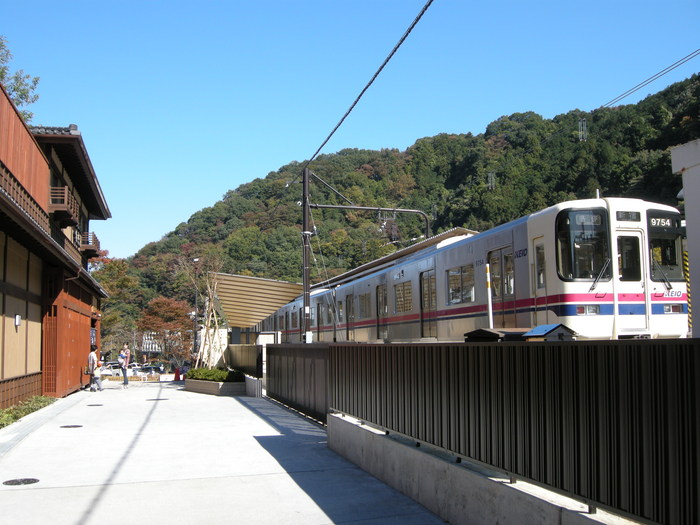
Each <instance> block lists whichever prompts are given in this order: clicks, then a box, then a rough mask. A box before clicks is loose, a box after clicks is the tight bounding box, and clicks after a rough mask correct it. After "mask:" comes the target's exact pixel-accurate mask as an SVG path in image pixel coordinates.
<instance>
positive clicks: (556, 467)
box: [329, 340, 700, 524]
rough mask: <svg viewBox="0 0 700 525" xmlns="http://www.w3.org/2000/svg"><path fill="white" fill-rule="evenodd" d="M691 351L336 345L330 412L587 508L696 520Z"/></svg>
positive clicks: (674, 347) (632, 344)
mask: <svg viewBox="0 0 700 525" xmlns="http://www.w3.org/2000/svg"><path fill="white" fill-rule="evenodd" d="M698 349H699V343H698V341H697V340H680V341H675V340H674V341H654V340H651V341H637V340H636V341H610V342H595V343H586V342H572V343H510V344H509V343H498V344H495V345H494V344H488V343H485V344H453V345H449V344H448V345H444V344H424V345H415V344H411V345H351V344H342V345H331V347H330V380H329V385H330V389H331V397H330V407H331V409H333V410H337V411H339V412H342V413H347V414H351V415H353V416H355V417H357V418H359V419H362V420H365V421H368V422H370V423H372V424H375V425H377V426H379V427H382V428H385V429H388V430H391V431H395V432H398V433H401V434H404V435H407V436H410V437H413V438H415V439H417V440H419V441H422V442H426V443H430V444H433V445H435V446H438V447H441V448H444V449H446V450H449V451H452V452H454V453H455V454H458V455H460V456H465V457H468V458H472V459H474V460H477V461H480V462H482V463H486V464H489V465H493V466H494V467H497V468H499V469H502V470H504V471H506V472H508V473H511V474H514V475H515V476H518V477H522V478H526V479H529V480H533V481H535V482H536V483H540V484H542V485H546V486H549V487H552V488H554V489H556V490H558V491H561V492H564V493H567V494H570V495H573V496H576V497H578V498H583V499H585V500H588V501H590V502H592V503H593V504H594V505H595V504H597V505H601V506H604V507H609V508H611V509H615V510H617V511H622V512H623V513H627V514H629V515H632V516H635V517H639V518H643V519H645V520H650V521H653V522H659V523H669V524H671V523H674V524H675V523H698V522H700V514H699V513H698V495H700V493H699V490H700V484H699V483H698V473H699V472H700V468H699V466H700V464H699V462H700V454H699V450H698V448H699V447H698V435H699V434H698V430H700V428H699V423H700V414H699V411H700V396H699V395H698V385H697V382H696V378H697V377H700V375H699V373H700V359H699V358H698V356H697V352H698Z"/></svg>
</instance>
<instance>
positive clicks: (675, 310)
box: [664, 303, 683, 314]
mask: <svg viewBox="0 0 700 525" xmlns="http://www.w3.org/2000/svg"><path fill="white" fill-rule="evenodd" d="M664 313H665V314H681V313H683V306H682V305H680V304H678V303H676V304H665V305H664Z"/></svg>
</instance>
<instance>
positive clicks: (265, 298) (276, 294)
mask: <svg viewBox="0 0 700 525" xmlns="http://www.w3.org/2000/svg"><path fill="white" fill-rule="evenodd" d="M215 276H216V281H217V298H218V300H219V303H220V304H221V307H222V309H223V310H224V314H225V315H226V318H227V320H228V323H229V326H235V327H238V328H251V327H253V326H255V325H256V324H257V323H259V322H260V321H262V320H263V319H265V318H266V317H267V316H269V315H270V314H272V313H274V312H276V311H277V310H278V309H279V308H280V307H281V306H284V305H285V304H287V303H288V302H289V301H291V300H292V299H295V298H296V297H298V296H299V294H301V293H302V285H301V284H299V283H290V282H287V281H276V280H273V279H261V278H259V277H247V276H245V275H232V274H227V273H216V274H215Z"/></svg>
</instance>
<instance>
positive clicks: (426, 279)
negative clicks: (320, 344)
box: [262, 198, 688, 343]
mask: <svg viewBox="0 0 700 525" xmlns="http://www.w3.org/2000/svg"><path fill="white" fill-rule="evenodd" d="M682 236H683V229H682V227H681V216H680V214H679V212H678V211H677V210H676V209H675V208H672V207H670V206H665V205H661V204H654V203H649V202H646V201H642V200H638V199H625V198H604V199H588V200H578V201H570V202H565V203H562V204H558V205H555V206H552V207H550V208H547V209H545V210H542V211H539V212H537V213H533V214H532V215H528V216H526V217H522V218H520V219H518V220H515V221H512V222H509V223H507V224H503V225H501V226H499V227H497V228H494V229H492V230H489V231H487V232H484V233H479V234H477V233H476V232H472V231H469V230H465V229H462V228H456V229H454V230H450V231H449V232H445V233H442V234H440V235H436V236H435V237H432V238H430V239H427V240H425V241H423V242H421V243H418V244H416V245H414V246H411V247H410V248H406V249H404V250H400V251H398V252H396V253H395V254H392V255H390V256H387V257H384V258H382V259H378V260H377V261H373V262H372V263H369V264H366V265H364V266H362V267H360V268H357V269H355V270H352V271H349V272H347V273H345V274H343V275H341V276H338V277H336V278H334V279H331V280H329V281H327V282H325V283H322V284H320V285H318V286H316V287H314V289H313V291H312V295H311V318H312V331H313V340H314V341H325V342H330V341H362V342H372V343H376V342H411V341H464V336H465V333H468V332H471V331H473V330H476V329H479V328H488V327H490V326H492V327H493V328H494V329H496V330H499V329H500V330H504V331H509V330H512V331H524V330H526V329H529V328H534V327H537V326H541V325H549V324H563V325H565V326H566V327H568V328H569V329H570V330H572V331H574V332H575V333H576V334H577V338H578V339H622V338H679V337H686V336H687V333H688V306H687V291H686V282H685V278H684V273H683V266H682V260H683V258H682ZM487 269H488V271H487ZM488 276H490V282H489V279H488ZM489 290H490V295H491V301H488V294H489ZM489 303H490V304H489ZM301 311H302V301H301V298H298V299H297V300H295V301H293V302H291V303H289V304H287V305H285V306H284V307H282V308H281V309H280V310H279V311H278V312H277V313H276V314H274V315H273V316H271V317H270V318H269V319H267V320H266V321H265V322H264V323H263V326H262V328H263V329H266V330H276V331H280V332H281V333H282V334H283V341H285V342H299V341H301V340H303V339H304V337H303V321H302V317H301Z"/></svg>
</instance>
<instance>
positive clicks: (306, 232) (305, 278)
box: [301, 168, 311, 343]
mask: <svg viewBox="0 0 700 525" xmlns="http://www.w3.org/2000/svg"><path fill="white" fill-rule="evenodd" d="M301 199H302V203H301V206H302V210H303V218H302V224H301V230H302V231H301V239H302V244H303V249H304V251H303V255H302V261H303V262H302V264H303V272H302V284H303V288H304V313H303V316H304V320H303V325H302V326H303V328H304V338H303V341H304V342H305V343H310V342H311V283H310V275H311V272H310V265H311V262H310V261H311V228H310V222H311V220H310V218H311V207H310V202H309V168H304V174H303V177H302V197H301Z"/></svg>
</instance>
